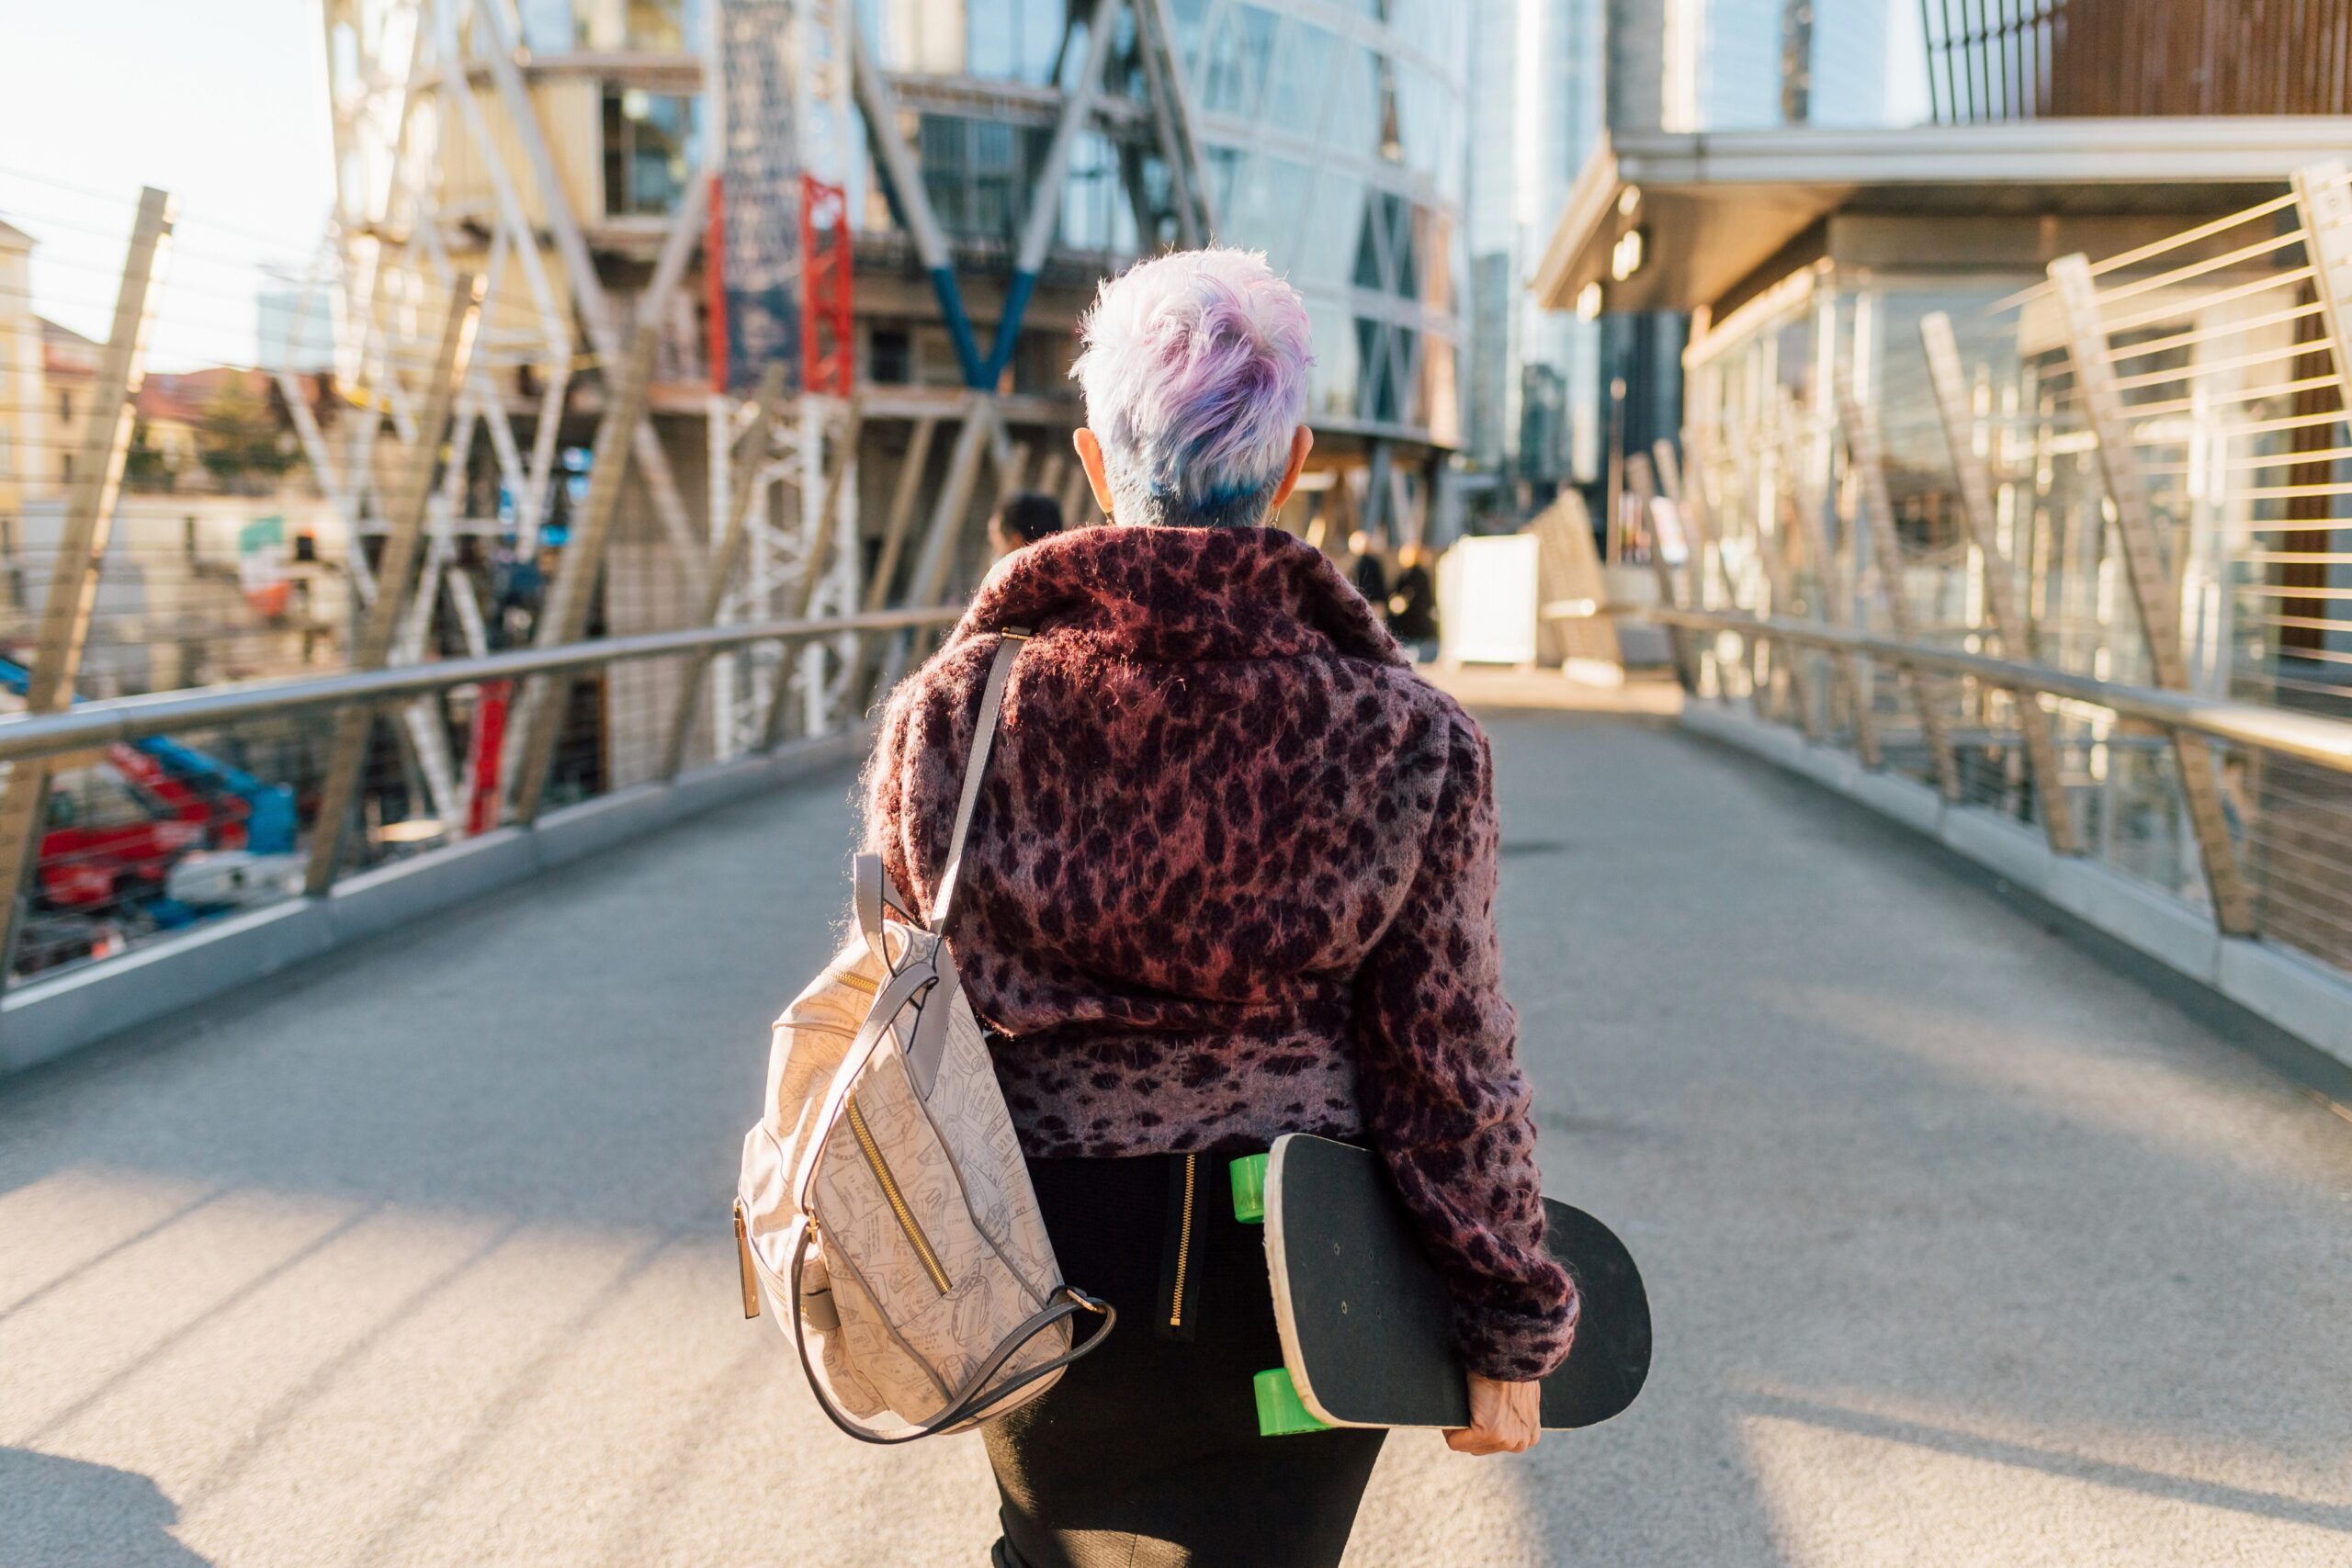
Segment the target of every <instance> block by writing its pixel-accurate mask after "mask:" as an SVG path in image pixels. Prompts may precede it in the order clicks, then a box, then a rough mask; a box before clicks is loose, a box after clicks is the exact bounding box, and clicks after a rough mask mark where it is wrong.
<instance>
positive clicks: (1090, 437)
mask: <svg viewBox="0 0 2352 1568" xmlns="http://www.w3.org/2000/svg"><path fill="white" fill-rule="evenodd" d="M1070 445H1071V446H1075V447H1077V448H1078V460H1079V463H1080V466H1081V467H1083V468H1085V469H1086V483H1087V487H1088V488H1089V489H1091V490H1092V491H1094V504H1095V505H1097V506H1099V507H1101V508H1102V509H1103V516H1105V517H1107V518H1109V519H1110V520H1111V521H1112V522H1114V523H1116V522H1117V521H1118V520H1119V519H1118V517H1117V516H1116V515H1115V514H1114V513H1113V512H1112V510H1111V474H1110V470H1108V469H1107V468H1103V443H1102V442H1100V441H1098V440H1096V439H1095V438H1094V432H1092V431H1091V430H1089V429H1088V428H1087V427H1086V426H1084V425H1082V424H1081V425H1080V426H1079V427H1078V429H1077V430H1076V431H1074V432H1072V433H1071V434H1070Z"/></svg>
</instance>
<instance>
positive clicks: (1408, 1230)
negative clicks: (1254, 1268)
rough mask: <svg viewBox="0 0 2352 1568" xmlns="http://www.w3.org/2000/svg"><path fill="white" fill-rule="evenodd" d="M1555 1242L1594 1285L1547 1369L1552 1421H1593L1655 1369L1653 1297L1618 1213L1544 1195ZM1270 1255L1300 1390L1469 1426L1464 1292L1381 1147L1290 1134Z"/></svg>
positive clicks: (1274, 1190)
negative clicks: (1378, 1151)
mask: <svg viewBox="0 0 2352 1568" xmlns="http://www.w3.org/2000/svg"><path fill="white" fill-rule="evenodd" d="M1265 1211H1266V1265H1267V1271H1268V1273H1269V1274H1270V1275H1271V1276H1272V1282H1273V1292H1274V1316H1275V1319H1276V1321H1277V1323H1278V1325H1279V1326H1280V1328H1281V1331H1282V1340H1283V1364H1284V1366H1285V1368H1286V1369H1287V1371H1289V1373H1290V1379H1291V1382H1292V1383H1293V1384H1295V1387H1296V1389H1297V1393H1298V1398H1299V1402H1300V1403H1301V1404H1304V1405H1305V1406H1306V1410H1307V1412H1308V1414H1310V1415H1312V1416H1314V1417H1315V1418H1316V1419H1317V1420H1318V1421H1321V1422H1323V1423H1324V1424H1325V1425H1327V1426H1332V1427H1466V1426H1468V1425H1469V1424H1470V1396H1469V1393H1468V1391H1467V1389H1466V1388H1465V1387H1464V1383H1463V1370H1462V1363H1461V1362H1460V1360H1459V1359H1456V1357H1455V1355H1454V1352H1453V1333H1452V1298H1451V1295H1450V1293H1449V1292H1448V1290H1447V1288H1446V1283H1445V1280H1444V1277H1443V1276H1442V1275H1441V1274H1440V1273H1439V1272H1438V1269H1437V1265H1436V1264H1435V1263H1433V1262H1432V1261H1430V1257H1429V1255H1428V1253H1427V1252H1426V1251H1425V1250H1423V1248H1422V1247H1421V1244H1420V1241H1419V1236H1418V1235H1416V1233H1415V1231H1414V1229H1413V1224H1412V1219H1411V1216H1410V1215H1409V1214H1408V1213H1407V1211H1406V1209H1405V1205H1404V1203H1403V1201H1401V1200H1400V1199H1399V1198H1398V1197H1397V1192H1396V1189H1395V1186H1394V1184H1393V1183H1392V1182H1391V1181H1390V1179H1389V1176H1388V1171H1387V1168H1386V1167H1385V1166H1384V1165H1383V1164H1382V1163H1381V1161H1380V1158H1379V1156H1376V1155H1374V1154H1373V1153H1372V1152H1371V1151H1369V1150H1367V1149H1360V1148H1357V1147H1356V1146H1354V1145H1351V1144H1340V1143H1334V1142H1332V1141H1331V1140H1330V1139H1329V1138H1317V1137H1309V1136H1306V1135H1305V1134H1289V1135H1287V1136H1285V1137H1283V1138H1281V1139H1280V1140H1278V1141H1277V1142H1276V1143H1275V1145H1274V1147H1273V1153H1272V1157H1271V1159H1270V1160H1269V1161H1268V1163H1267V1168H1266V1180H1265ZM1544 1214H1545V1216H1546V1220H1547V1226H1546V1229H1545V1233H1544V1246H1545V1247H1546V1248H1548V1249H1549V1250H1550V1252H1551V1254H1552V1256H1553V1257H1554V1258H1557V1259H1559V1261H1560V1263H1561V1264H1562V1265H1563V1266H1564V1267H1565V1268H1566V1269H1567V1270H1568V1273H1569V1275H1570V1277H1572V1278H1573V1279H1574V1280H1576V1282H1577V1289H1578V1291H1579V1292H1581V1293H1582V1296H1583V1307H1582V1315H1581V1316H1580V1317H1579V1319H1578V1322H1577V1337H1576V1347H1575V1348H1574V1349H1572V1350H1570V1351H1569V1352H1568V1359H1567V1360H1566V1362H1565V1363H1563V1364H1562V1365H1561V1367H1560V1368H1559V1370H1558V1371H1555V1372H1554V1373H1553V1374H1552V1375H1551V1376H1550V1377H1547V1378H1545V1379H1544V1398H1543V1424H1544V1427H1546V1428H1552V1429H1557V1428H1563V1427H1590V1426H1593V1425H1596V1424H1597V1423H1599V1422H1602V1421H1606V1420H1608V1419H1609V1418H1610V1417H1611V1416H1614V1415H1616V1414H1617V1413H1618V1412H1619V1411H1621V1410H1623V1409H1624V1408H1625V1407H1626V1406H1627V1405H1629V1404H1633V1403H1634V1395H1635V1394H1638V1393H1641V1390H1642V1382H1643V1380H1644V1379H1645V1377H1647V1376H1648V1374H1649V1365H1650V1309H1649V1298H1648V1297H1647V1295H1645V1293H1644V1292H1643V1290H1642V1277H1641V1273H1640V1271H1639V1270H1638V1269H1635V1268H1634V1258H1633V1255H1632V1254H1631V1253H1629V1252H1627V1251H1626V1250H1625V1246H1624V1243H1623V1242H1621V1241H1619V1240H1618V1239H1617V1237H1616V1236H1615V1235H1611V1232H1610V1230H1609V1227H1608V1226H1606V1225H1604V1224H1601V1223H1600V1221H1599V1220H1596V1219H1594V1218H1593V1217H1592V1216H1591V1215H1589V1214H1587V1213H1583V1212H1582V1211H1580V1210H1577V1209H1572V1208H1570V1207H1569V1206H1568V1205H1567V1204H1566V1203H1561V1202H1556V1201H1553V1200H1552V1199H1549V1198H1546V1199H1545V1200H1544Z"/></svg>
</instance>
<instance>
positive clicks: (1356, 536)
mask: <svg viewBox="0 0 2352 1568" xmlns="http://www.w3.org/2000/svg"><path fill="white" fill-rule="evenodd" d="M1348 552H1349V553H1350V554H1351V555H1352V556H1354V557H1355V558H1356V560H1355V565H1353V566H1351V567H1350V568H1349V569H1348V580H1349V581H1351V582H1353V583H1354V584H1355V585H1356V592H1359V593H1361V594H1363V598H1364V603H1365V604H1370V605H1372V606H1373V607H1374V608H1375V609H1377V608H1378V607H1379V606H1380V605H1381V604H1383V603H1385V601H1386V600H1387V598H1388V573H1387V571H1386V570H1385V569H1384V568H1383V567H1382V566H1381V564H1380V558H1379V557H1378V556H1376V555H1374V553H1373V550H1372V536H1371V535H1369V534H1367V533H1365V532H1364V531H1363V529H1361V528H1359V529H1357V530H1356V531H1355V532H1354V533H1352V534H1351V535H1349V536H1348Z"/></svg>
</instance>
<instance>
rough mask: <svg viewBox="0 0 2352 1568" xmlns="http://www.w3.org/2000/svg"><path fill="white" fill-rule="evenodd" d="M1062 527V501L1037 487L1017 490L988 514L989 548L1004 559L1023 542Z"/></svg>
mask: <svg viewBox="0 0 2352 1568" xmlns="http://www.w3.org/2000/svg"><path fill="white" fill-rule="evenodd" d="M1061 531H1062V503H1061V502H1058V501H1056V500H1055V499H1054V498H1053V497H1052V496H1050V495H1046V494H1043V493H1041V492H1039V491H1034V490H1024V491H1015V492H1013V493H1012V495H1009V496H1007V497H1006V498H1005V502H1004V504H1003V505H1002V506H1000V507H998V508H997V509H996V511H995V512H993V513H990V514H989V549H990V550H992V551H994V552H995V554H996V558H997V559H999V560H1002V559H1003V558H1005V557H1007V556H1009V555H1011V554H1012V552H1013V551H1015V550H1017V549H1020V548H1021V547H1023V546H1024V545H1034V544H1035V543H1036V542H1037V541H1038V540H1040V539H1042V538H1045V537H1046V536H1048V535H1051V534H1058V533H1060V532H1061Z"/></svg>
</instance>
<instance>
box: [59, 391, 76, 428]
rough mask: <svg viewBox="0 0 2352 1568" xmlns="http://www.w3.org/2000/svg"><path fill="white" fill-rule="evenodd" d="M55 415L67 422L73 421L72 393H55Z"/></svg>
mask: <svg viewBox="0 0 2352 1568" xmlns="http://www.w3.org/2000/svg"><path fill="white" fill-rule="evenodd" d="M57 417H58V418H59V419H61V420H63V421H64V422H65V423H68V424H71V423H74V394H73V393H71V392H64V391H61V392H59V393H58V394H57Z"/></svg>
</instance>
